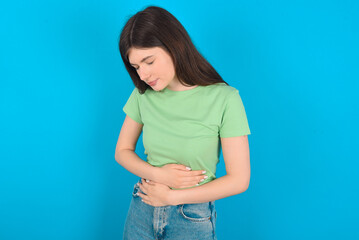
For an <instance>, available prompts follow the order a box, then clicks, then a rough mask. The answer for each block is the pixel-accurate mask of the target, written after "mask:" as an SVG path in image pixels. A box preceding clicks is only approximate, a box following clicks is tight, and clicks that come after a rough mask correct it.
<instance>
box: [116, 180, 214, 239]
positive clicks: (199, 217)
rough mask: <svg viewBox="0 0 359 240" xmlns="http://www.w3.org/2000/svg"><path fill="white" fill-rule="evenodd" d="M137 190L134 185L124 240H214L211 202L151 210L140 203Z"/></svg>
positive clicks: (212, 202)
mask: <svg viewBox="0 0 359 240" xmlns="http://www.w3.org/2000/svg"><path fill="white" fill-rule="evenodd" d="M140 181H141V180H139V182H140ZM138 191H140V192H142V191H141V189H140V188H139V186H138V185H137V183H136V184H135V185H134V189H133V192H132V200H131V203H130V207H129V210H128V213H127V217H126V222H125V227H124V232H123V239H124V240H154V239H155V240H184V239H185V240H192V239H193V240H217V237H216V218H217V213H216V210H215V205H214V201H211V202H206V203H194V204H180V205H176V206H163V207H153V206H151V205H148V204H146V203H144V202H142V201H141V197H139V196H137V195H136V193H137V192H138Z"/></svg>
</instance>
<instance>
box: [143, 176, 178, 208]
mask: <svg viewBox="0 0 359 240" xmlns="http://www.w3.org/2000/svg"><path fill="white" fill-rule="evenodd" d="M141 182H142V183H139V187H140V189H141V191H142V192H144V193H145V194H143V193H141V192H139V191H138V192H137V194H138V196H140V197H141V198H142V201H143V202H144V203H146V204H149V205H151V206H154V207H161V206H168V205H171V203H170V198H169V196H170V194H171V192H172V191H173V190H172V189H170V188H169V187H168V186H167V185H164V184H162V183H157V182H153V181H149V182H146V180H145V179H143V178H141Z"/></svg>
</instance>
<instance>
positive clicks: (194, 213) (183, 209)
mask: <svg viewBox="0 0 359 240" xmlns="http://www.w3.org/2000/svg"><path fill="white" fill-rule="evenodd" d="M179 211H180V213H181V215H182V217H183V218H185V219H187V220H190V221H192V222H204V221H209V220H210V219H211V215H212V210H211V208H210V203H209V202H206V203H192V204H181V205H179Z"/></svg>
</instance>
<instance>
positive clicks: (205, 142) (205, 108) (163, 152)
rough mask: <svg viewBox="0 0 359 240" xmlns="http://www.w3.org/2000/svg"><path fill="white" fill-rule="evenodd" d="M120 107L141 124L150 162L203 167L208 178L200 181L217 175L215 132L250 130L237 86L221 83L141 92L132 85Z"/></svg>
mask: <svg viewBox="0 0 359 240" xmlns="http://www.w3.org/2000/svg"><path fill="white" fill-rule="evenodd" d="M123 111H124V112H125V113H126V114H127V115H128V116H129V117H130V118H131V119H133V120H134V121H136V122H138V123H140V124H143V129H142V131H143V133H142V140H143V146H144V148H145V152H144V153H145V155H147V162H148V163H149V164H151V165H153V166H157V167H161V166H163V165H165V164H169V163H177V164H183V165H186V166H188V167H191V168H192V170H206V171H207V172H206V175H207V176H208V178H207V179H205V180H204V181H203V182H201V183H199V184H200V185H201V184H204V183H207V182H210V181H212V180H214V179H215V178H216V165H217V163H218V162H219V156H220V151H221V143H220V138H226V137H235V136H242V135H249V134H250V129H249V126H248V122H247V116H246V113H245V109H244V106H243V103H242V99H241V97H240V95H239V92H238V90H237V89H236V88H234V87H232V86H228V85H227V84H225V83H217V84H212V85H209V86H197V87H195V88H192V89H189V90H185V91H172V90H170V89H168V88H164V89H163V90H161V91H154V90H152V89H147V90H146V92H145V93H144V94H140V93H139V91H138V89H137V88H135V89H134V90H133V91H132V93H131V95H130V97H129V98H128V100H127V102H126V104H125V106H124V107H123ZM173 189H175V188H173Z"/></svg>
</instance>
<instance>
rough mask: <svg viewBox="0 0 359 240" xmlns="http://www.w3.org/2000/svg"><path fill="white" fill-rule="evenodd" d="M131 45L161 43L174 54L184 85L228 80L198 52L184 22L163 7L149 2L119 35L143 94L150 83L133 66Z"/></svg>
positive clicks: (122, 47) (178, 73) (136, 84)
mask: <svg viewBox="0 0 359 240" xmlns="http://www.w3.org/2000/svg"><path fill="white" fill-rule="evenodd" d="M131 47H135V48H151V47H161V48H162V49H164V50H165V51H167V52H168V53H169V54H170V56H171V58H172V61H173V64H174V67H175V72H176V75H177V78H178V80H179V81H180V82H181V83H182V84H183V85H185V86H194V85H200V86H207V85H211V84H215V83H219V82H223V83H226V82H225V81H224V80H223V79H222V77H221V76H220V75H219V74H218V73H217V71H216V70H215V69H214V68H213V67H212V65H211V64H210V63H209V62H208V61H207V60H206V59H205V58H204V57H203V56H202V55H201V53H199V52H198V50H197V49H196V47H195V46H194V44H193V43H192V40H191V38H190V37H189V35H188V33H187V31H186V30H185V28H184V27H183V26H182V24H181V23H180V22H179V21H178V20H177V19H176V18H175V17H174V16H173V15H172V14H171V13H169V12H168V11H167V10H165V9H163V8H160V7H156V6H149V7H147V8H146V9H144V10H143V11H140V12H137V13H136V14H135V15H133V16H132V17H130V19H129V20H128V21H127V23H126V24H125V26H124V27H123V29H122V32H121V35H120V41H119V49H120V53H121V57H122V60H123V62H124V64H125V67H126V69H127V71H128V73H129V74H130V77H131V79H132V81H133V83H134V85H135V86H136V87H137V88H138V90H139V92H140V93H141V94H143V93H144V92H145V91H146V90H147V89H151V87H150V86H148V85H147V84H146V83H145V82H144V81H142V80H141V79H140V77H139V76H138V74H137V71H136V69H135V68H134V67H132V66H131V64H130V62H129V60H128V51H129V49H130V48H131ZM226 84H227V85H228V83H226ZM151 90H152V89H151Z"/></svg>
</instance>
